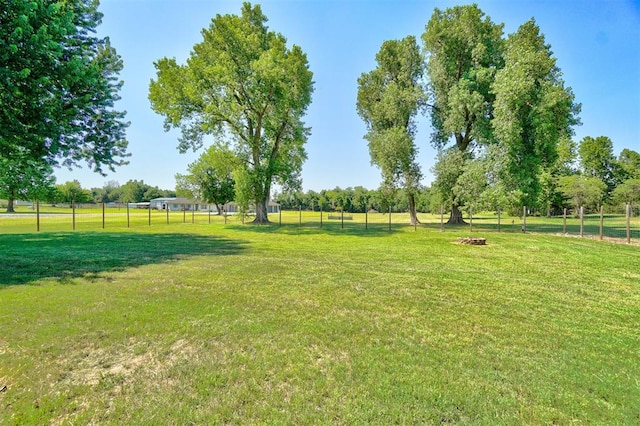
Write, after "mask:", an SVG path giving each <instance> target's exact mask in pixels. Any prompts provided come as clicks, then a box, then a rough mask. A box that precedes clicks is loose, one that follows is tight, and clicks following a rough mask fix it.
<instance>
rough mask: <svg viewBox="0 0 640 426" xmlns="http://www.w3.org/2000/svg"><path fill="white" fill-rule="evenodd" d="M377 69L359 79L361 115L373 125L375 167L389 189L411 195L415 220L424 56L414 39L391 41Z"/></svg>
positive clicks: (379, 57) (371, 140)
mask: <svg viewBox="0 0 640 426" xmlns="http://www.w3.org/2000/svg"><path fill="white" fill-rule="evenodd" d="M376 61H377V64H378V66H377V68H376V69H374V70H373V71H370V72H368V73H364V74H362V75H361V76H360V78H358V101H357V110H358V114H359V115H360V117H361V118H362V119H363V120H364V121H365V123H366V125H367V130H368V132H367V134H366V135H365V139H367V140H368V141H369V154H370V156H371V163H372V164H375V165H376V166H378V167H379V168H380V171H381V172H382V178H383V180H384V182H385V184H386V185H399V186H401V187H403V188H404V189H405V190H406V195H407V198H408V200H409V206H410V207H409V209H410V213H411V215H412V218H413V220H414V221H415V220H416V218H415V215H416V202H415V198H416V195H417V192H418V189H419V187H420V179H421V177H422V175H421V173H420V166H419V165H418V163H417V159H416V156H417V153H418V150H417V148H416V146H415V143H414V138H415V133H416V130H415V127H416V125H415V116H416V114H417V112H418V109H419V107H420V106H421V104H423V102H424V97H425V95H424V91H423V89H422V86H421V81H420V79H421V77H422V72H423V63H422V56H421V55H420V50H419V48H418V45H417V44H416V40H415V38H414V37H413V36H409V37H406V38H404V39H402V40H390V41H385V42H384V43H383V44H382V47H381V48H380V51H379V52H378V54H377V55H376Z"/></svg>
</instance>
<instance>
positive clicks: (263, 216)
mask: <svg viewBox="0 0 640 426" xmlns="http://www.w3.org/2000/svg"><path fill="white" fill-rule="evenodd" d="M267 200H268V198H267V197H264V198H263V199H262V200H256V218H255V219H254V220H253V222H252V223H254V224H256V225H266V224H268V223H269V217H268V216H267Z"/></svg>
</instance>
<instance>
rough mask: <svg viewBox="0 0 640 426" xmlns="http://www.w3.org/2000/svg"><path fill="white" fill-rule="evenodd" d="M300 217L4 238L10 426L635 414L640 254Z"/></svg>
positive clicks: (0, 355)
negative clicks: (474, 241)
mask: <svg viewBox="0 0 640 426" xmlns="http://www.w3.org/2000/svg"><path fill="white" fill-rule="evenodd" d="M291 222H293V223H295V216H292V219H291ZM293 223H291V224H289V225H286V226H282V227H278V226H277V225H273V226H263V227H253V226H242V225H240V224H239V222H236V223H231V224H229V225H228V226H211V225H208V224H206V223H188V221H187V223H181V222H178V223H170V224H169V225H166V224H164V225H163V226H146V227H145V226H136V227H132V228H130V229H127V228H118V229H111V230H110V229H106V230H101V229H95V230H93V231H86V230H85V231H76V232H71V231H65V232H59V231H51V232H48V231H45V232H40V233H35V232H31V231H29V232H27V231H25V233H20V232H17V233H12V234H2V235H0V252H1V253H2V257H1V258H0V263H1V264H0V329H1V330H2V333H0V389H4V390H3V391H2V392H0V423H1V424H45V423H52V424H67V423H73V424H87V423H93V424H221V423H265V424H354V423H355V424H357V423H374V424H391V423H408V424H416V423H428V424H433V423H456V424H460V423H461V424H465V423H466V424H470V423H473V424H549V423H555V424H569V423H571V424H637V423H638V422H640V385H639V382H638V380H639V377H640V352H639V351H638V348H640V331H639V330H640V270H639V269H638V265H639V264H640V262H639V260H640V252H639V251H638V247H637V246H633V245H624V244H611V243H608V242H600V241H593V240H588V239H579V238H565V237H560V236H555V235H542V234H521V233H516V232H503V233H496V232H491V233H485V234H483V233H482V232H480V234H481V235H482V236H485V237H487V242H488V244H487V246H481V247H477V246H466V245H459V244H456V243H455V241H456V238H457V237H458V236H468V235H469V231H468V229H467V228H464V229H462V228H460V229H457V230H453V231H447V232H439V231H438V230H437V229H435V228H433V229H432V228H424V229H422V228H420V229H418V230H417V231H414V230H413V228H412V227H409V226H403V227H396V228H393V229H392V231H391V232H389V231H388V230H387V228H386V227H385V226H384V225H383V223H384V222H381V223H380V224H378V226H374V227H372V228H370V229H368V230H365V229H363V227H362V226H357V227H356V226H355V225H351V224H350V225H349V226H346V225H345V228H344V229H342V228H341V226H340V224H339V223H338V222H335V221H334V223H331V224H326V225H325V226H324V227H323V228H319V227H318V226H295V225H294V224H293ZM474 235H475V233H474ZM5 386H6V388H4V387H5Z"/></svg>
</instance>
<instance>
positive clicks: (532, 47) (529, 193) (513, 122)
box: [492, 19, 580, 206]
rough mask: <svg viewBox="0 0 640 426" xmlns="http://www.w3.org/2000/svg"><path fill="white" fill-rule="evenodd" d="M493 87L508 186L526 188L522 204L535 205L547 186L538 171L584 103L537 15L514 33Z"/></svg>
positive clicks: (495, 123)
mask: <svg viewBox="0 0 640 426" xmlns="http://www.w3.org/2000/svg"><path fill="white" fill-rule="evenodd" d="M492 87H493V91H494V92H495V95H496V100H495V103H494V117H493V119H492V125H493V129H494V132H495V138H496V139H497V141H498V143H499V144H500V145H501V146H502V147H503V151H504V153H505V154H506V159H505V170H504V174H503V177H504V179H505V180H506V183H507V184H506V188H507V189H508V190H511V191H516V190H517V191H518V192H519V193H520V194H521V197H520V200H518V201H519V202H520V203H521V204H522V205H527V206H535V205H536V203H537V200H538V197H539V195H540V191H541V188H542V187H541V183H540V179H539V176H540V174H541V172H542V170H543V169H544V167H550V166H551V165H553V164H554V162H555V161H556V159H557V157H558V153H557V146H558V143H559V141H560V140H561V139H562V138H567V137H569V136H570V135H571V134H572V126H574V125H576V124H578V123H579V120H578V118H577V114H578V112H579V109H580V106H579V105H578V104H576V103H575V102H574V96H573V93H572V91H571V89H570V88H568V87H565V85H564V81H563V80H562V73H561V72H560V69H559V68H558V67H557V65H556V59H555V58H554V57H553V54H552V52H551V48H550V46H549V45H548V44H546V43H545V38H544V35H543V34H542V33H541V32H540V29H539V27H538V26H537V24H536V23H535V21H534V20H533V19H531V20H529V21H527V22H526V23H524V24H523V25H521V26H520V28H518V31H517V32H516V33H514V34H512V35H510V36H509V38H508V40H507V46H506V50H505V54H504V67H503V68H502V69H500V70H499V71H498V72H497V74H496V78H495V82H494V83H493V86H492Z"/></svg>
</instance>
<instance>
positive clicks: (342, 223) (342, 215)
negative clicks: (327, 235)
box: [340, 209, 344, 229]
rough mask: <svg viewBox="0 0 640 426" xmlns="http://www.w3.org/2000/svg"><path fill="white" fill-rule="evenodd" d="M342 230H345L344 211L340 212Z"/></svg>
mask: <svg viewBox="0 0 640 426" xmlns="http://www.w3.org/2000/svg"><path fill="white" fill-rule="evenodd" d="M340 229H344V209H342V210H340Z"/></svg>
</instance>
